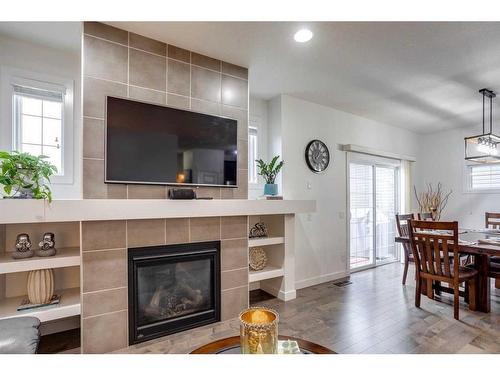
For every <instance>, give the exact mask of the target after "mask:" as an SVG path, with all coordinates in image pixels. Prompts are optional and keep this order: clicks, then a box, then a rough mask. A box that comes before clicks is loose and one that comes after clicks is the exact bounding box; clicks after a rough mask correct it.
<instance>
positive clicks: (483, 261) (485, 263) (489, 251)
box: [395, 229, 500, 313]
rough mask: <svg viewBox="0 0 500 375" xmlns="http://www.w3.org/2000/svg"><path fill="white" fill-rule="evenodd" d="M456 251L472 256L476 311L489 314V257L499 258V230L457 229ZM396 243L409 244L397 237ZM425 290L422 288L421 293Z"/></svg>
mask: <svg viewBox="0 0 500 375" xmlns="http://www.w3.org/2000/svg"><path fill="white" fill-rule="evenodd" d="M458 239H459V243H458V251H459V253H460V254H461V255H473V258H474V261H473V264H472V266H473V267H474V268H475V269H477V271H478V282H477V284H476V285H477V291H476V296H477V300H476V310H477V311H482V312H486V313H487V312H490V308H491V298H490V292H491V291H490V278H489V272H490V270H489V268H490V257H492V256H500V230H498V229H459V234H458ZM395 241H396V242H398V243H410V238H409V237H402V236H398V237H396V238H395ZM425 290H426V289H425V288H423V291H425Z"/></svg>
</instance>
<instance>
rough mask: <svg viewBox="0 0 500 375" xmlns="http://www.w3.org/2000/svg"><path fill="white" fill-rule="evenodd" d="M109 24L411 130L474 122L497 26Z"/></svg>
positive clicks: (263, 88)
mask: <svg viewBox="0 0 500 375" xmlns="http://www.w3.org/2000/svg"><path fill="white" fill-rule="evenodd" d="M110 24H112V25H115V26H117V27H121V28H124V29H127V30H130V31H134V32H136V33H140V34H143V35H146V36H149V37H152V38H156V39H159V40H163V41H165V42H167V43H172V44H177V45H179V46H181V47H184V48H187V49H191V50H194V51H198V52H200V53H205V54H208V55H211V56H214V57H218V58H220V59H223V60H227V61H230V62H233V63H235V64H240V65H243V66H247V67H249V69H250V92H251V94H252V95H254V96H257V97H261V98H264V99H269V98H271V97H273V96H275V95H278V94H280V93H286V94H290V95H293V96H297V97H300V98H303V99H306V100H309V101H313V102H316V103H320V104H324V105H327V106H332V107H335V108H338V109H341V110H344V111H347V112H351V113H353V114H356V115H360V116H364V117H367V118H370V119H374V120H377V121H380V122H383V123H386V124H391V125H395V126H398V127H403V128H407V129H410V130H413V131H416V132H421V133H428V132H434V131H438V130H442V129H448V128H453V127H465V126H472V125H477V126H478V129H479V125H480V120H481V96H480V95H479V94H478V92H477V91H478V90H479V89H480V88H482V87H490V88H493V89H496V90H498V91H500V23H445V22H438V23H432V22H422V23H410V22H401V23H390V22H366V23H361V22H359V23H356V22H344V23H343V22H317V23H298V22H110ZM302 26H307V27H309V28H310V29H311V30H312V31H313V32H314V38H313V39H312V40H311V41H310V42H309V43H306V44H298V43H296V42H294V40H293V37H292V36H293V33H294V32H295V31H296V30H298V29H299V28H300V27H302ZM495 109H496V110H495V111H494V112H496V113H499V114H500V100H499V101H498V104H497V105H496V108H495ZM498 130H499V131H500V129H498Z"/></svg>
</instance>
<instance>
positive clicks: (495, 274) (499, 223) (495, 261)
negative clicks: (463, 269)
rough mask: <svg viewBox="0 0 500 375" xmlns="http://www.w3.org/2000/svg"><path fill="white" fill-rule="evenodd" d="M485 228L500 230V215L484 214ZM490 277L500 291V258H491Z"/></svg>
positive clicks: (493, 213) (494, 213) (495, 213)
mask: <svg viewBox="0 0 500 375" xmlns="http://www.w3.org/2000/svg"><path fill="white" fill-rule="evenodd" d="M484 219H485V220H484V221H485V227H486V228H488V229H500V213H497V212H486V213H485V214H484ZM490 270H491V271H490V277H492V278H494V279H495V288H496V289H500V256H497V257H491V258H490Z"/></svg>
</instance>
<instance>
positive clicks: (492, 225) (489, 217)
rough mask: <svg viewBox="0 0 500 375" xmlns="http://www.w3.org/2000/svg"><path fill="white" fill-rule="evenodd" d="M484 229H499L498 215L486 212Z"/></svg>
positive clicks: (499, 218) (499, 219) (499, 215)
mask: <svg viewBox="0 0 500 375" xmlns="http://www.w3.org/2000/svg"><path fill="white" fill-rule="evenodd" d="M485 224H486V228H489V229H500V213H496V212H486V213H485Z"/></svg>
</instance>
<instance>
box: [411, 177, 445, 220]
mask: <svg viewBox="0 0 500 375" xmlns="http://www.w3.org/2000/svg"><path fill="white" fill-rule="evenodd" d="M413 190H414V192H415V198H416V199H417V203H418V207H419V210H420V212H421V213H423V212H430V213H431V214H432V218H433V219H434V220H436V221H438V220H439V219H441V214H442V212H443V210H444V208H445V207H446V205H447V204H448V198H449V197H450V195H451V193H452V192H453V191H452V190H450V191H449V192H447V193H445V192H444V191H443V185H442V184H441V182H438V184H437V186H436V187H433V186H432V184H431V183H429V184H427V186H426V190H425V191H422V192H420V193H417V188H416V187H415V185H413Z"/></svg>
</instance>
